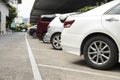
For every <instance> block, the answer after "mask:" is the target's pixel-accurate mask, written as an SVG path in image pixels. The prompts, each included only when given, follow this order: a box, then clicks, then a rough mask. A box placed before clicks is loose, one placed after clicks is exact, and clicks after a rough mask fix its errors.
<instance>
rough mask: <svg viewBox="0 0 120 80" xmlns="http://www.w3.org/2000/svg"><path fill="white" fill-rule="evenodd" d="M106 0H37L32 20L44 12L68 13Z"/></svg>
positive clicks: (32, 21) (32, 12)
mask: <svg viewBox="0 0 120 80" xmlns="http://www.w3.org/2000/svg"><path fill="white" fill-rule="evenodd" d="M102 1H105V0H35V2H34V5H33V8H32V10H31V14H30V22H31V23H36V22H37V20H38V18H39V16H40V15H43V14H55V13H68V12H73V11H75V10H78V9H80V8H82V7H85V6H87V5H90V4H95V3H96V2H102Z"/></svg>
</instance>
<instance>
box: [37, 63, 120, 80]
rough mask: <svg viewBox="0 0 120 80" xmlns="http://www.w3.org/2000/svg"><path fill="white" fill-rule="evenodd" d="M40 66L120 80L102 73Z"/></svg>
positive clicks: (41, 65)
mask: <svg viewBox="0 0 120 80" xmlns="http://www.w3.org/2000/svg"><path fill="white" fill-rule="evenodd" d="M38 66H40V67H46V68H52V69H59V70H65V71H72V72H78V73H85V74H90V75H96V76H102V77H107V78H114V79H120V77H119V76H113V75H107V74H101V73H96V72H90V71H85V70H76V69H69V68H63V67H57V66H49V65H43V64H38Z"/></svg>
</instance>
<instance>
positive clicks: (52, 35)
mask: <svg viewBox="0 0 120 80" xmlns="http://www.w3.org/2000/svg"><path fill="white" fill-rule="evenodd" d="M59 17H60V16H56V17H55V18H54V19H53V20H52V21H51V22H50V24H49V25H48V29H47V33H46V34H45V37H44V38H43V42H47V43H51V44H52V46H53V48H54V49H57V50H59V49H61V46H60V34H61V32H62V31H63V23H62V22H61V21H60V19H59Z"/></svg>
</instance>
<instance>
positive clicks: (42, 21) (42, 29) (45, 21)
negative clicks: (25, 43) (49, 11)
mask: <svg viewBox="0 0 120 80" xmlns="http://www.w3.org/2000/svg"><path fill="white" fill-rule="evenodd" d="M54 18H55V15H42V16H41V17H40V18H39V20H38V23H37V31H36V35H37V37H38V38H39V40H43V37H44V36H45V33H46V32H47V28H48V25H49V23H50V22H51V21H52V20H53V19H54Z"/></svg>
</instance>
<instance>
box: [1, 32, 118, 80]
mask: <svg viewBox="0 0 120 80" xmlns="http://www.w3.org/2000/svg"><path fill="white" fill-rule="evenodd" d="M27 39H28V41H29V44H30V47H31V50H32V54H33V55H34V58H35V61H36V64H37V67H38V69H39V72H40V73H41V77H42V80H120V64H118V65H117V66H116V67H115V68H113V69H111V70H108V71H102V70H95V69H91V68H90V67H88V65H87V64H86V62H85V60H84V58H83V56H82V57H79V56H75V55H71V54H68V53H65V52H63V51H62V50H54V49H53V48H52V46H51V44H44V43H43V42H42V41H39V40H38V39H33V38H32V37H31V36H27ZM0 80H34V78H33V72H32V67H31V63H30V59H29V56H28V49H27V46H26V41H25V33H14V34H9V35H5V36H0Z"/></svg>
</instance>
